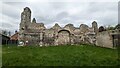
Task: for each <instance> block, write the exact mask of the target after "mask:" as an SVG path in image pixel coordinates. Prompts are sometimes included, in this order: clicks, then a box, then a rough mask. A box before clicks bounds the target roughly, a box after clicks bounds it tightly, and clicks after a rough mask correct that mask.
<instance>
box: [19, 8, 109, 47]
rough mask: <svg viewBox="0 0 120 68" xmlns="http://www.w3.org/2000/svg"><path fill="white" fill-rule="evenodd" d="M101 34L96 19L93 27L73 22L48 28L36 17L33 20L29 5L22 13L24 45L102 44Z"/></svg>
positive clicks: (20, 35)
mask: <svg viewBox="0 0 120 68" xmlns="http://www.w3.org/2000/svg"><path fill="white" fill-rule="evenodd" d="M100 36H101V35H100V33H99V32H98V25H97V22H96V21H93V22H92V27H89V26H87V25H85V24H81V25H80V27H78V28H77V27H74V25H73V24H67V25H65V26H64V27H63V28H62V27H60V26H59V25H58V24H57V23H56V24H55V25H54V26H53V27H51V28H49V29H47V28H46V27H45V26H44V24H43V23H37V22H36V19H35V18H33V20H32V22H31V10H30V9H29V8H28V7H25V8H24V11H23V12H22V13H21V22H20V27H19V42H22V43H23V44H24V45H40V46H57V45H74V44H93V45H100V44H101V42H100V41H101V37H100ZM99 38H100V39H99ZM97 40H98V41H97ZM102 40H103V39H102ZM110 47H111V46H110Z"/></svg>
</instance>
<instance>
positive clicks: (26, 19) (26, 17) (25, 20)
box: [20, 7, 31, 30]
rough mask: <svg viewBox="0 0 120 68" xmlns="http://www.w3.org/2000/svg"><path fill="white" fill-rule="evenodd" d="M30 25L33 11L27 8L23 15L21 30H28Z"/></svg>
mask: <svg viewBox="0 0 120 68" xmlns="http://www.w3.org/2000/svg"><path fill="white" fill-rule="evenodd" d="M29 23H31V10H30V9H29V8H28V7H25V8H24V10H23V12H22V13H21V23H20V30H21V29H27V27H28V26H29Z"/></svg>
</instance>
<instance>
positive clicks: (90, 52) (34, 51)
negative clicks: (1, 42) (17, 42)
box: [2, 45, 118, 66]
mask: <svg viewBox="0 0 120 68" xmlns="http://www.w3.org/2000/svg"><path fill="white" fill-rule="evenodd" d="M2 51H3V52H2V60H3V61H2V65H3V66H113V65H117V64H118V61H117V59H118V55H117V50H116V49H109V48H101V47H96V46H90V45H75V46H70V45H66V46H48V47H37V46H25V47H17V46H10V45H9V46H3V48H2Z"/></svg>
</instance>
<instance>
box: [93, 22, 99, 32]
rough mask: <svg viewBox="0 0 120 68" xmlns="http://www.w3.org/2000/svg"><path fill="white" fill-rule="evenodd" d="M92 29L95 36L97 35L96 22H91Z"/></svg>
mask: <svg viewBox="0 0 120 68" xmlns="http://www.w3.org/2000/svg"><path fill="white" fill-rule="evenodd" d="M92 28H93V29H94V32H95V34H97V33H98V25H97V22H96V21H93V22H92Z"/></svg>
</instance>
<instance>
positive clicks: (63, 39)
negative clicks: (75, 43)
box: [58, 30, 70, 45]
mask: <svg viewBox="0 0 120 68" xmlns="http://www.w3.org/2000/svg"><path fill="white" fill-rule="evenodd" d="M64 44H70V32H69V31H68V30H60V31H59V32H58V45H64Z"/></svg>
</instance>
